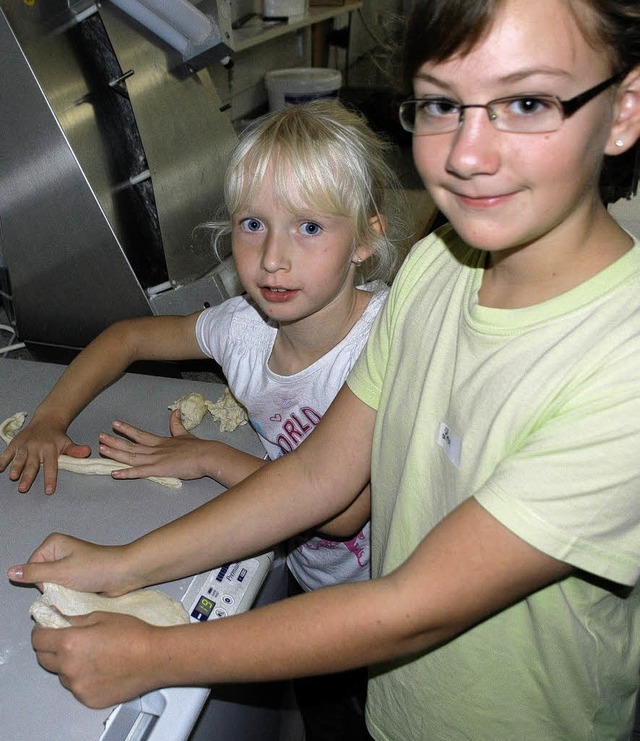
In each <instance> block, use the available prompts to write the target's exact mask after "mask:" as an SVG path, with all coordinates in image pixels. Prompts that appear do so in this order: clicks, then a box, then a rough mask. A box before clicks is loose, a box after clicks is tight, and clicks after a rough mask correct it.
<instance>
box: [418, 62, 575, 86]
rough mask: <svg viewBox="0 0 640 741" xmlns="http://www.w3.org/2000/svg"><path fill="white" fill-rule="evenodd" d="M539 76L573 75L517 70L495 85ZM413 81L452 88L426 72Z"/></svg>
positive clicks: (554, 69)
mask: <svg viewBox="0 0 640 741" xmlns="http://www.w3.org/2000/svg"><path fill="white" fill-rule="evenodd" d="M538 76H544V77H549V78H553V79H569V78H570V76H571V75H570V74H569V73H568V72H567V71H566V70H563V69H560V68H558V67H531V68H526V69H521V70H517V71H515V72H511V73H509V74H508V75H504V76H503V77H499V78H497V79H496V80H494V83H495V84H503V85H504V84H509V83H514V82H524V81H525V80H528V79H529V78H530V77H538ZM413 79H414V80H419V81H423V82H431V83H433V84H434V85H437V86H438V87H442V88H450V87H451V86H450V85H449V83H446V82H444V81H442V80H439V79H438V78H437V77H435V76H434V75H430V74H428V73H424V72H417V73H416V74H415V75H414V77H413Z"/></svg>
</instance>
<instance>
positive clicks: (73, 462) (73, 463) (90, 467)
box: [0, 412, 182, 489]
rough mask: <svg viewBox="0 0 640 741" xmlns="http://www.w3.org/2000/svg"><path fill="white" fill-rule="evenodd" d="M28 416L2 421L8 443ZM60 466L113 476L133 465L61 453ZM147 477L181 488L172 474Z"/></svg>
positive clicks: (19, 414) (21, 414)
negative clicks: (116, 472) (113, 473)
mask: <svg viewBox="0 0 640 741" xmlns="http://www.w3.org/2000/svg"><path fill="white" fill-rule="evenodd" d="M26 416H27V415H26V414H25V413H24V412H17V413H16V414H14V415H13V416H12V417H8V418H7V419H5V420H4V422H2V423H0V438H2V440H3V441H4V442H5V444H6V445H8V444H9V443H10V442H11V438H12V437H13V436H14V435H15V434H16V432H18V430H19V429H20V428H21V427H22V425H23V424H24V420H25V419H26ZM58 468H59V469H60V470H61V471H71V472H72V473H84V474H93V475H97V476H111V472H112V471H116V470H118V469H120V468H131V466H128V465H127V464H126V463H117V462H116V461H112V460H110V459H109V458H74V457H73V456H70V455H61V456H58ZM147 478H148V480H149V481H155V482H156V484H160V485H161V486H166V487H168V488H169V489H179V488H180V487H181V486H182V481H180V479H175V478H173V477H172V476H148V477H147Z"/></svg>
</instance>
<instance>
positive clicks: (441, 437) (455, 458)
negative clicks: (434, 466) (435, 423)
mask: <svg viewBox="0 0 640 741" xmlns="http://www.w3.org/2000/svg"><path fill="white" fill-rule="evenodd" d="M436 442H437V443H438V445H439V446H440V447H441V448H442V449H443V450H444V452H445V455H446V456H447V458H448V459H449V460H450V461H451V463H453V465H454V466H455V467H456V468H460V459H461V456H462V440H461V439H460V437H459V436H458V435H456V433H455V432H454V431H453V430H452V429H451V428H450V427H449V425H446V424H445V423H444V422H441V423H440V430H439V431H438V439H437V440H436Z"/></svg>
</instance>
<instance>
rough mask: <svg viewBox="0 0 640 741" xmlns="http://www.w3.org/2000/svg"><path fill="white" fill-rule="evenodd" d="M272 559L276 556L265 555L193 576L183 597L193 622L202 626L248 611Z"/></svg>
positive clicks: (271, 554)
mask: <svg viewBox="0 0 640 741" xmlns="http://www.w3.org/2000/svg"><path fill="white" fill-rule="evenodd" d="M273 558H274V554H273V553H264V554H261V555H259V556H255V557H251V558H246V559H244V560H243V561H236V562H234V563H228V564H224V565H223V566H220V567H218V568H216V569H212V570H211V571H207V572H205V573H203V574H197V575H196V576H194V577H193V579H192V581H191V584H190V585H189V587H188V588H187V591H186V592H185V594H184V596H183V598H182V604H183V605H184V607H185V609H186V610H187V612H188V613H189V617H190V618H191V622H192V623H195V622H201V623H202V622H206V621H208V620H215V619H216V618H222V617H227V616H229V615H235V614H237V613H240V612H245V611H246V610H248V609H249V608H250V607H251V605H252V604H253V602H254V601H255V598H256V595H257V594H258V591H259V590H260V587H261V586H262V582H263V581H264V579H265V577H266V575H267V573H268V571H269V569H270V568H271V564H272V563H273Z"/></svg>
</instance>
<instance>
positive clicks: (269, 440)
mask: <svg viewBox="0 0 640 741" xmlns="http://www.w3.org/2000/svg"><path fill="white" fill-rule="evenodd" d="M362 288H363V289H364V290H367V291H370V292H371V293H372V296H371V299H370V300H369V303H368V304H367V306H366V308H365V310H364V312H363V314H362V316H361V317H360V319H359V320H358V321H357V322H356V324H355V325H354V326H353V328H352V329H351V331H350V332H349V334H348V335H347V336H346V337H345V338H344V339H343V340H342V341H341V342H339V343H338V344H337V345H336V346H335V347H334V348H333V349H331V350H330V351H329V352H328V353H326V355H324V356H323V357H322V358H320V359H319V360H317V361H316V362H315V363H313V364H312V365H310V366H309V367H307V368H305V369H304V370H302V371H300V372H299V373H295V374H293V375H290V376H281V375H279V374H277V373H274V372H273V371H271V370H270V368H269V357H270V356H271V350H272V348H273V343H274V341H275V338H276V334H277V328H276V327H274V326H273V325H272V324H270V323H268V322H267V321H265V319H264V317H263V315H262V314H260V313H259V312H258V311H257V309H256V308H255V306H253V304H251V303H249V301H248V300H247V298H246V297H244V296H239V297H236V298H232V299H229V300H228V301H225V302H224V303H223V304H220V305H219V306H213V307H211V308H210V309H206V310H205V311H203V312H202V314H201V315H200V317H198V321H197V323H196V337H197V340H198V343H199V345H200V347H201V349H202V351H203V352H204V353H206V354H207V355H209V356H210V357H212V358H213V359H214V360H215V361H216V362H217V363H218V364H219V365H220V366H221V368H222V371H223V373H224V375H225V377H226V379H227V382H228V384H229V388H230V389H231V391H232V393H233V395H234V396H235V397H236V399H237V400H238V401H239V402H240V403H241V404H243V405H244V407H245V408H246V409H247V413H248V416H249V420H250V422H251V424H252V425H253V427H254V429H255V430H256V432H257V433H258V435H259V437H260V440H261V441H262V444H263V446H264V449H265V450H266V452H267V454H268V456H269V458H271V459H272V460H273V459H275V458H278V457H279V456H281V455H284V454H285V453H289V452H291V451H292V450H294V449H295V448H297V447H298V445H300V443H301V442H302V441H303V440H304V439H305V437H307V435H309V434H310V433H311V432H312V431H313V430H314V429H315V427H316V425H317V424H318V422H320V420H321V419H322V416H323V415H324V413H325V412H326V410H327V409H328V407H329V405H330V404H331V402H332V401H333V399H334V398H335V396H336V394H337V393H338V391H339V390H340V388H341V386H342V384H343V383H344V380H345V378H346V377H347V375H348V373H349V371H350V370H351V368H352V367H353V364H354V363H355V361H356V360H357V358H358V356H359V355H360V352H361V350H362V348H363V347H364V345H365V343H366V341H367V337H368V336H369V331H370V329H371V325H372V324H373V320H374V319H375V317H376V315H377V314H378V312H379V311H380V309H381V308H382V305H383V304H384V301H385V298H386V296H387V294H388V292H389V289H388V288H387V286H386V285H385V284H384V283H382V282H380V281H378V282H375V283H372V284H368V285H366V286H362ZM287 563H288V566H289V569H290V570H291V572H292V573H293V575H294V577H295V578H296V580H297V581H298V583H299V584H300V585H301V586H302V587H303V588H304V589H305V590H307V591H309V590H312V589H318V588H319V587H323V586H328V585H331V584H339V583H342V582H352V581H361V580H364V579H368V578H369V573H370V571H369V523H367V524H366V525H365V527H364V528H363V529H362V530H361V531H360V532H359V533H358V534H357V535H356V536H355V537H354V538H352V539H351V540H348V541H335V540H330V539H328V538H325V537H318V536H309V537H298V538H296V539H294V541H293V542H292V544H291V550H290V552H289V555H288V558H287Z"/></svg>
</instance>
